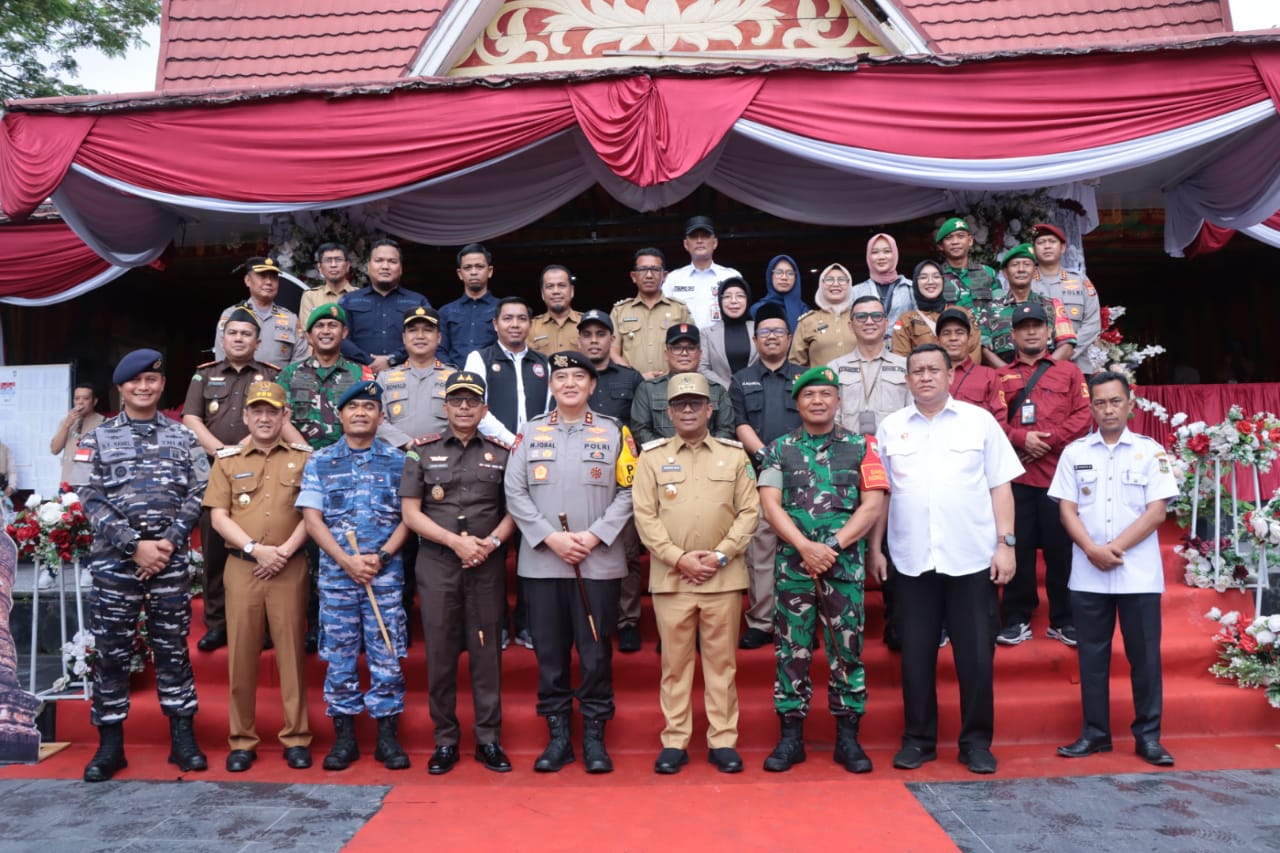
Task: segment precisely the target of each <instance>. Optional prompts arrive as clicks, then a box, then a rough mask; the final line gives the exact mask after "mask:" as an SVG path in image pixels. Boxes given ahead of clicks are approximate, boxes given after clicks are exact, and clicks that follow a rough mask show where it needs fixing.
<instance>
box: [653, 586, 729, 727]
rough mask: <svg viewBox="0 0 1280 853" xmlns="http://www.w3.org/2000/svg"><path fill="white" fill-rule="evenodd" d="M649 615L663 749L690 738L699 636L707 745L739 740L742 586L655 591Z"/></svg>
mask: <svg viewBox="0 0 1280 853" xmlns="http://www.w3.org/2000/svg"><path fill="white" fill-rule="evenodd" d="M653 615H654V617H655V618H656V620H657V622H658V636H659V637H661V638H662V682H661V687H660V690H659V701H660V702H661V704H662V714H663V716H664V717H666V721H667V724H666V727H665V728H664V729H663V730H662V745H663V747H672V748H675V749H688V748H689V740H690V739H691V737H692V736H693V715H692V705H693V697H692V695H691V694H692V691H693V664H694V658H695V656H696V651H695V646H696V644H697V643H698V641H699V637H701V643H702V682H703V685H704V689H703V702H704V704H705V705H706V709H707V746H708V748H710V749H720V748H723V747H734V746H737V744H738V686H737V684H736V682H735V680H734V679H735V677H736V676H737V673H738V661H737V652H738V628H739V621H740V620H741V618H742V590H740V589H739V590H733V591H731V592H708V593H703V592H655V593H653Z"/></svg>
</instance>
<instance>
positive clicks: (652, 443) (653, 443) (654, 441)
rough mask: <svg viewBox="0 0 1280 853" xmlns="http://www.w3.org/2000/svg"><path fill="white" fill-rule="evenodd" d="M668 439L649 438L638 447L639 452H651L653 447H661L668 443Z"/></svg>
mask: <svg viewBox="0 0 1280 853" xmlns="http://www.w3.org/2000/svg"><path fill="white" fill-rule="evenodd" d="M670 440H671V439H670V438H651V439H649V440H648V441H646V442H645V443H644V444H642V445H640V449H641V450H653V449H654V448H655V447H661V446H662V445H664V444H666V443H667V442H668V441H670Z"/></svg>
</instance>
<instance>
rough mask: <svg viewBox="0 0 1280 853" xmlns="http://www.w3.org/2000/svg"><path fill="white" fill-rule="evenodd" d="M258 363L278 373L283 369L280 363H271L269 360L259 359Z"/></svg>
mask: <svg viewBox="0 0 1280 853" xmlns="http://www.w3.org/2000/svg"><path fill="white" fill-rule="evenodd" d="M258 364H261V365H262V366H263V367H270V368H271V369H272V370H274V371H275V372H276V373H279V372H280V371H282V370H284V368H283V367H281V366H280V365H278V364H272V363H271V362H269V361H260V362H258Z"/></svg>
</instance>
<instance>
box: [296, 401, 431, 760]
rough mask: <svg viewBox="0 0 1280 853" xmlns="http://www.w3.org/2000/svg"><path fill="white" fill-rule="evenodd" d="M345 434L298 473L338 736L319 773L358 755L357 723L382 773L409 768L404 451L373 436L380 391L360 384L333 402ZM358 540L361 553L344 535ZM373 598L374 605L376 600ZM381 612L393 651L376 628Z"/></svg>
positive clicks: (331, 713) (322, 654) (327, 698)
mask: <svg viewBox="0 0 1280 853" xmlns="http://www.w3.org/2000/svg"><path fill="white" fill-rule="evenodd" d="M338 417H339V418H340V419H341V422H342V437H341V438H340V439H338V441H337V442H335V443H334V444H331V445H329V446H328V447H324V448H322V449H320V450H317V451H315V453H313V454H312V455H311V458H310V459H308V460H307V465H306V467H305V468H304V469H303V472H302V491H301V492H300V494H299V495H298V500H297V503H296V506H297V507H298V508H299V509H301V510H302V516H303V520H304V521H305V522H306V526H307V533H308V534H309V535H310V536H311V538H312V539H314V540H315V542H316V544H317V545H319V546H320V551H321V556H320V581H319V586H320V632H321V636H320V657H321V658H322V659H323V660H324V661H325V662H326V663H327V664H328V667H329V668H328V671H327V673H326V675H325V680H324V701H325V704H326V706H327V712H328V715H329V716H330V717H332V718H333V728H334V731H335V732H337V739H336V740H335V742H334V744H333V749H331V750H330V751H329V754H328V755H327V756H325V759H324V768H325V769H326V770H345V769H346V768H347V767H348V766H349V765H350V764H351V762H353V761H355V760H356V759H357V758H359V757H360V750H359V747H358V746H357V745H356V733H355V718H356V716H357V715H358V714H360V713H361V712H362V711H364V710H368V711H369V716H371V717H373V718H374V719H375V720H377V722H378V746H377V750H376V751H375V752H374V754H373V755H374V758H376V759H377V760H378V761H381V762H382V763H383V764H384V765H386V767H387V769H389V770H404V769H406V768H408V766H409V756H408V755H406V754H405V751H404V749H402V748H401V746H400V743H399V741H398V740H397V733H396V729H397V726H398V723H399V719H400V714H401V713H402V712H403V711H404V673H403V672H402V671H401V669H400V658H403V657H404V656H405V647H406V633H407V632H406V630H405V627H406V626H405V613H404V605H403V604H402V602H401V598H400V595H401V590H402V588H403V586H404V572H403V570H402V568H401V564H400V555H399V551H400V548H401V546H402V545H403V544H404V540H405V537H406V536H407V535H408V528H406V527H405V526H404V523H403V522H402V521H401V520H400V497H399V495H398V490H399V486H400V476H401V474H402V473H403V471H404V460H405V455H404V453H403V451H401V450H399V449H398V448H395V447H392V446H391V445H389V444H387V443H386V442H385V441H381V440H380V439H377V438H376V437H375V434H376V432H377V429H378V424H379V423H381V422H382V387H381V386H380V385H378V383H377V382H374V381H372V380H364V381H361V382H357V383H356V384H355V385H353V386H351V388H349V389H347V391H346V393H345V394H343V395H342V397H341V398H340V399H339V400H338ZM352 533H354V534H355V540H356V545H358V546H359V548H358V550H356V549H353V548H352V545H351V539H350V536H349V534H352ZM375 599H376V602H377V604H376V608H377V610H376V611H375V605H374V600H375ZM378 612H380V613H381V615H382V620H383V622H384V623H385V625H386V630H387V635H388V637H389V639H390V642H391V648H390V649H388V648H387V642H386V640H384V639H383V635H382V630H381V627H380V626H379V624H378V618H377V615H376V614H377V613H378ZM362 643H363V645H364V650H365V656H366V659H367V660H368V663H369V676H370V685H369V690H368V692H366V693H362V692H361V690H360V677H359V673H358V672H357V670H356V659H357V657H358V656H359V654H360V646H361V644H362Z"/></svg>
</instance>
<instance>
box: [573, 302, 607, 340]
mask: <svg viewBox="0 0 1280 853" xmlns="http://www.w3.org/2000/svg"><path fill="white" fill-rule="evenodd" d="M588 323H598V324H600V325H601V326H604V327H605V328H606V329H608V330H609V334H611V335H612V334H613V320H612V319H611V318H610V317H609V315H608V314H606V313H604V312H603V311H601V310H599V309H598V308H592V309H591V310H590V311H583V312H582V319H581V320H579V321H578V329H579V330H581V329H582V328H583V327H584V326H586V325H587V324H588Z"/></svg>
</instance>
